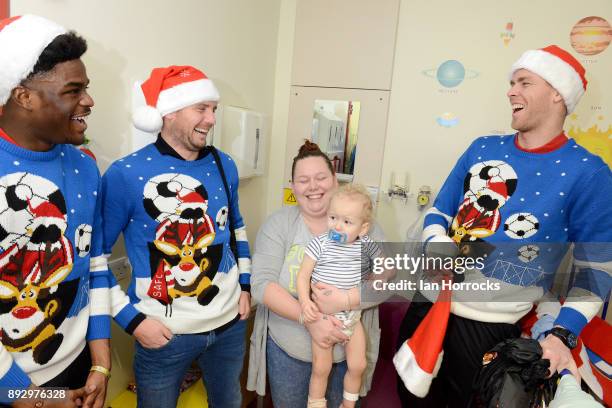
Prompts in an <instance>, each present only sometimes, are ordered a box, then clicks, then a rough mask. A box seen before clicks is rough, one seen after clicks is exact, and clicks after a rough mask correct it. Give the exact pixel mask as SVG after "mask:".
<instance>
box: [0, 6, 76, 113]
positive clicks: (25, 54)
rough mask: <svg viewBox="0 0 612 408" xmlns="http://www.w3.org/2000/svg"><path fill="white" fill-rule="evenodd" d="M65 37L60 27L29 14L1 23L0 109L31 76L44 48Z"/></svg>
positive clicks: (64, 31) (64, 30)
mask: <svg viewBox="0 0 612 408" xmlns="http://www.w3.org/2000/svg"><path fill="white" fill-rule="evenodd" d="M65 33H66V29H65V28H63V27H62V26H60V25H58V24H56V23H54V22H53V21H50V20H47V19H46V18H42V17H39V16H34V15H31V14H26V15H23V16H16V17H10V18H6V19H3V20H0V56H1V58H0V105H4V104H5V103H6V101H8V99H9V97H10V96H11V91H12V90H13V89H14V88H15V87H16V86H17V85H19V84H20V83H21V81H23V80H24V79H26V78H27V77H28V75H30V73H32V70H33V69H34V65H36V62H38V58H39V57H40V54H42V52H43V51H44V49H45V48H47V45H49V44H50V43H51V41H53V40H54V39H55V37H57V36H58V35H61V34H65Z"/></svg>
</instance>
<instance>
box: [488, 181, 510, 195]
mask: <svg viewBox="0 0 612 408" xmlns="http://www.w3.org/2000/svg"><path fill="white" fill-rule="evenodd" d="M488 188H489V190H491V191H493V192H495V193H497V194H499V195H500V196H502V197H504V198H506V197H508V187H507V186H506V183H504V182H502V181H498V182H492V183H489V185H488Z"/></svg>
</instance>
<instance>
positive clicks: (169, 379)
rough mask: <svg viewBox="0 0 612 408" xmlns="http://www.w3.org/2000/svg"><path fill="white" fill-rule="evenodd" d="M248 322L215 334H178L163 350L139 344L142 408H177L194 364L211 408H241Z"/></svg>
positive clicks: (138, 384) (137, 357)
mask: <svg viewBox="0 0 612 408" xmlns="http://www.w3.org/2000/svg"><path fill="white" fill-rule="evenodd" d="M245 330H246V320H239V321H237V322H236V323H234V324H233V325H232V326H231V327H229V328H228V329H226V330H225V331H223V332H221V333H219V334H215V333H210V334H175V335H174V336H173V337H172V338H171V339H170V341H169V342H168V343H167V344H165V345H164V346H162V347H160V348H157V349H147V348H145V347H143V346H141V345H140V343H138V341H136V354H135V356H134V374H135V375H136V392H137V395H138V407H139V408H175V407H176V403H177V400H178V396H179V386H180V384H181V382H182V380H183V377H184V375H185V373H186V372H187V369H188V368H189V367H190V366H191V363H192V362H193V361H194V360H197V362H198V365H199V366H200V368H201V369H202V376H203V378H202V379H203V381H204V387H206V391H207V393H208V406H209V407H210V408H234V407H235V408H239V407H240V404H241V402H242V395H241V393H240V373H241V371H242V363H243V360H244V353H245V347H246V340H245Z"/></svg>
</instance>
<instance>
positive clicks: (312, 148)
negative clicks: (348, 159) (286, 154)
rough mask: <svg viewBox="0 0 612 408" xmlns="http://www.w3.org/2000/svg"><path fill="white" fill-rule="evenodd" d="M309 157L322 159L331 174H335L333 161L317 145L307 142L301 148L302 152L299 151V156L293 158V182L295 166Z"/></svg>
mask: <svg viewBox="0 0 612 408" xmlns="http://www.w3.org/2000/svg"><path fill="white" fill-rule="evenodd" d="M307 157H320V158H322V159H323V160H324V161H325V164H327V168H328V169H329V171H330V172H331V174H335V173H336V172H335V171H334V166H332V163H331V160H329V157H327V155H326V154H325V153H323V152H322V151H321V149H319V146H318V145H317V144H316V143H312V142H311V141H310V140H305V141H304V144H303V145H302V146H300V150H299V151H298V154H297V156H295V157H294V158H293V164H292V165H291V180H293V176H294V175H295V165H296V164H297V162H299V161H300V160H302V159H305V158H307Z"/></svg>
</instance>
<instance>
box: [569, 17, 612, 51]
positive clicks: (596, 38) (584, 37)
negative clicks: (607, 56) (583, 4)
mask: <svg viewBox="0 0 612 408" xmlns="http://www.w3.org/2000/svg"><path fill="white" fill-rule="evenodd" d="M611 41H612V27H611V26H610V23H608V21H607V20H606V19H605V18H602V17H597V16H590V17H585V18H583V19H582V20H580V21H578V22H577V23H576V24H575V25H574V27H573V28H572V32H571V33H570V42H571V44H572V47H573V48H574V50H576V52H577V53H579V54H582V55H587V56H591V55H597V54H599V53H601V52H603V51H605V49H606V48H608V45H610V42H611Z"/></svg>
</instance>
